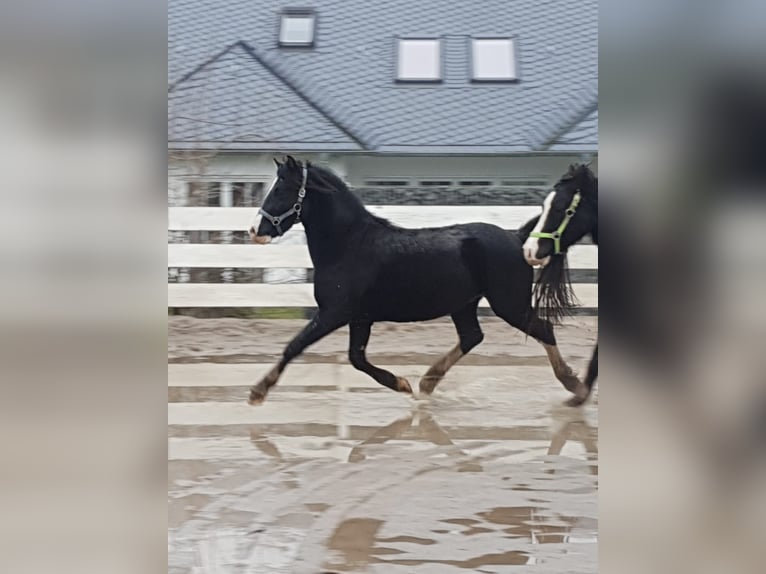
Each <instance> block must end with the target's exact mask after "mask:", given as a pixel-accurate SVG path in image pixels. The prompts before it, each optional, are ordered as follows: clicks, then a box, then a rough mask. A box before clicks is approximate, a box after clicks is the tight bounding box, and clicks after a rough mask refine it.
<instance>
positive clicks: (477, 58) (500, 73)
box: [472, 38, 518, 82]
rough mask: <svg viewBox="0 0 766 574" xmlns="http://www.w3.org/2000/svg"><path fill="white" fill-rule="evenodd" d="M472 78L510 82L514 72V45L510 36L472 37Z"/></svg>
mask: <svg viewBox="0 0 766 574" xmlns="http://www.w3.org/2000/svg"><path fill="white" fill-rule="evenodd" d="M472 51H473V60H472V62H473V79H474V80H476V81H482V82H510V81H513V80H517V79H518V75H517V73H516V53H515V52H516V45H515V42H514V41H513V40H512V39H511V38H473V39H472Z"/></svg>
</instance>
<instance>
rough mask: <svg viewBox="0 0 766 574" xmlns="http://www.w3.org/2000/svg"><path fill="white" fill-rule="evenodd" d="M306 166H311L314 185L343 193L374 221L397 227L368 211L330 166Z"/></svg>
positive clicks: (309, 163) (388, 226) (390, 227)
mask: <svg viewBox="0 0 766 574" xmlns="http://www.w3.org/2000/svg"><path fill="white" fill-rule="evenodd" d="M307 166H309V167H311V168H312V171H313V174H314V177H315V179H316V180H317V183H316V185H318V187H319V188H320V189H321V190H322V191H325V192H330V193H340V194H343V196H344V199H345V200H346V201H348V202H350V203H352V204H353V205H354V206H355V207H359V208H361V209H362V210H363V211H364V212H365V213H366V214H367V215H368V216H369V217H371V218H372V219H373V220H374V221H377V222H378V223H380V224H381V225H383V226H385V227H387V228H388V229H399V227H398V226H397V225H394V224H393V223H391V222H390V221H388V220H387V219H383V218H382V217H378V216H377V215H374V214H372V213H370V212H369V211H368V210H367V208H366V207H365V205H364V203H362V200H361V199H360V198H359V196H357V195H356V194H355V193H354V192H353V191H352V190H351V189H350V188H349V187H348V186H347V185H346V182H344V181H343V180H342V179H341V178H340V177H339V176H338V175H337V174H336V173H335V172H334V171H332V170H331V169H330V168H327V167H324V166H320V165H314V164H312V163H311V162H307Z"/></svg>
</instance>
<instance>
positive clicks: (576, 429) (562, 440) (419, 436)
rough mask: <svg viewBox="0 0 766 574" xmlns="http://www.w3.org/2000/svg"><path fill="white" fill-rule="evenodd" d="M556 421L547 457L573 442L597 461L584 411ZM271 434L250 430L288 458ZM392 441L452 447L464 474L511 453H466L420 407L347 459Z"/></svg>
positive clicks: (498, 437) (518, 432) (528, 431)
mask: <svg viewBox="0 0 766 574" xmlns="http://www.w3.org/2000/svg"><path fill="white" fill-rule="evenodd" d="M555 422H556V427H555V430H553V432H552V434H550V435H549V436H550V444H549V446H548V449H547V453H546V454H547V455H549V456H554V455H560V454H561V452H562V450H563V449H564V446H565V445H566V444H567V443H568V442H570V441H571V442H578V443H581V444H582V445H583V447H584V449H585V452H586V453H587V455H588V458H589V459H595V458H596V457H597V456H598V431H597V429H596V427H593V426H591V425H590V423H588V422H587V420H586V418H585V416H584V415H583V413H582V412H581V411H579V410H569V409H566V410H557V411H556V412H555ZM461 431H463V432H465V429H461V428H458V429H455V430H453V431H452V432H453V434H454V433H456V432H457V433H460V432H461ZM269 434H270V433H265V432H263V431H262V430H261V429H259V428H258V427H257V426H252V427H251V428H250V442H251V443H252V444H253V446H254V447H255V448H257V449H258V450H259V451H260V452H262V453H263V454H265V455H266V456H268V457H269V458H272V459H275V460H279V461H283V460H285V459H286V458H288V457H286V456H284V455H283V454H282V453H281V451H280V450H279V448H278V447H277V446H276V445H275V444H274V442H273V441H272V440H270V439H269ZM546 434H549V431H547V430H546V429H544V428H540V427H503V428H497V429H492V430H488V429H481V430H480V431H476V432H469V435H470V439H478V440H481V439H482V438H484V439H487V440H491V441H513V440H524V441H529V440H530V439H536V438H538V437H540V438H542V436H544V435H546ZM464 438H469V437H464ZM390 440H405V441H410V442H416V441H417V442H422V441H425V442H429V443H431V444H433V445H436V446H438V447H450V448H448V449H445V450H444V451H443V452H444V453H445V454H449V455H451V456H456V457H457V458H458V464H457V466H456V469H457V470H458V471H462V472H467V471H476V472H480V471H481V470H482V467H481V463H482V462H483V461H489V460H493V459H496V458H501V457H503V456H507V454H508V453H507V452H503V453H499V454H494V455H486V456H477V455H472V454H470V453H469V452H466V451H465V450H464V449H462V448H460V447H459V446H458V445H456V444H455V443H454V442H453V440H452V439H451V438H450V435H449V433H448V432H447V431H446V430H445V429H444V428H443V427H442V426H441V425H440V424H439V423H438V422H437V421H436V418H435V417H434V415H433V413H432V412H431V411H430V410H429V409H428V408H427V406H425V405H422V404H420V405H418V407H417V408H415V409H413V410H412V411H410V413H409V414H408V415H406V416H404V417H401V418H398V419H396V420H394V421H393V422H391V423H389V424H387V425H385V426H382V427H380V428H379V429H378V430H376V431H375V432H373V433H372V434H371V435H370V436H369V437H368V438H366V439H365V440H363V441H361V442H359V443H357V444H356V445H355V446H354V447H353V448H352V449H351V451H350V452H349V454H348V457H347V458H346V460H347V462H350V463H358V462H362V461H364V460H366V459H367V455H368V452H369V451H370V450H371V447H372V448H374V447H375V446H377V445H383V444H385V443H387V442H388V441H390ZM591 472H592V473H593V474H597V473H598V468H597V466H596V465H595V464H592V465H591Z"/></svg>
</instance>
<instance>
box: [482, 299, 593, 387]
mask: <svg viewBox="0 0 766 574" xmlns="http://www.w3.org/2000/svg"><path fill="white" fill-rule="evenodd" d="M488 299H489V303H490V305H491V306H492V310H493V311H494V312H495V313H496V314H497V315H498V316H499V317H501V318H502V319H504V320H505V321H506V322H507V323H508V324H510V325H511V326H513V327H516V328H517V329H520V330H521V331H524V332H525V333H526V334H528V335H529V336H530V337H533V338H534V339H537V340H538V341H539V342H540V343H541V344H542V346H543V348H544V349H545V353H546V354H547V355H548V361H550V363H551V367H553V373H554V374H555V375H556V378H557V379H558V380H559V382H560V383H561V384H562V385H564V388H565V389H566V390H568V391H569V392H571V393H575V394H576V395H578V394H579V393H582V388H583V386H582V383H581V382H580V379H578V378H577V375H575V374H574V372H573V371H572V369H571V367H570V366H569V365H567V363H566V361H565V360H564V357H562V356H561V352H560V351H559V347H558V345H557V344H556V337H555V335H554V334H553V325H551V322H550V321H547V320H544V319H541V318H540V317H538V316H537V313H535V311H534V309H532V308H531V307H527V308H526V309H518V308H513V307H511V306H510V305H507V304H506V303H508V302H507V301H502V300H501V301H497V300H496V298H489V297H488Z"/></svg>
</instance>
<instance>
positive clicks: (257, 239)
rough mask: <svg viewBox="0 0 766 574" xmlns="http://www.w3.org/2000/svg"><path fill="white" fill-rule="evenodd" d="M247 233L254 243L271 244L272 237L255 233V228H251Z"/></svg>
mask: <svg viewBox="0 0 766 574" xmlns="http://www.w3.org/2000/svg"><path fill="white" fill-rule="evenodd" d="M247 233H248V234H249V235H250V241H252V242H253V243H257V244H258V245H266V244H267V243H271V236H270V235H257V234H256V232H255V227H251V228H250V229H248V230H247Z"/></svg>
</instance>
